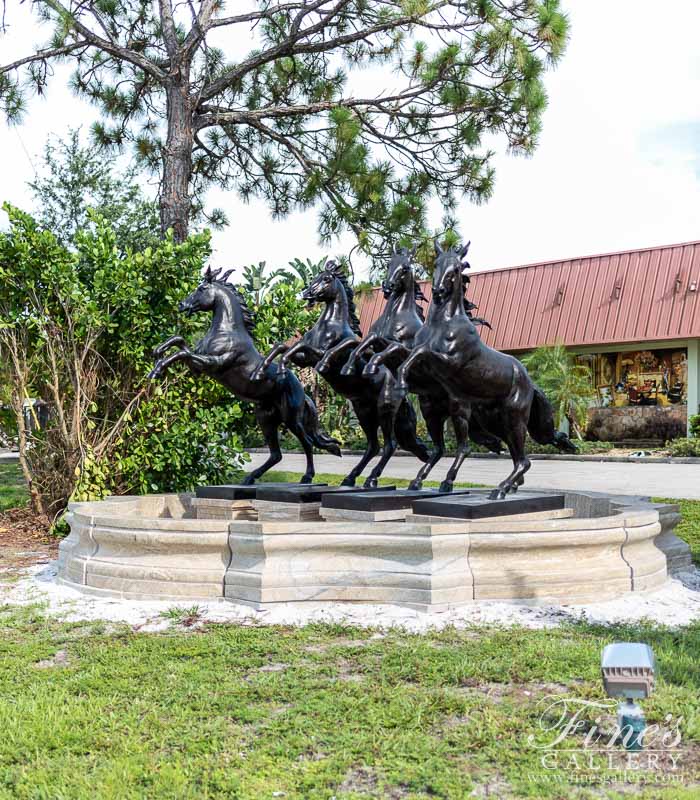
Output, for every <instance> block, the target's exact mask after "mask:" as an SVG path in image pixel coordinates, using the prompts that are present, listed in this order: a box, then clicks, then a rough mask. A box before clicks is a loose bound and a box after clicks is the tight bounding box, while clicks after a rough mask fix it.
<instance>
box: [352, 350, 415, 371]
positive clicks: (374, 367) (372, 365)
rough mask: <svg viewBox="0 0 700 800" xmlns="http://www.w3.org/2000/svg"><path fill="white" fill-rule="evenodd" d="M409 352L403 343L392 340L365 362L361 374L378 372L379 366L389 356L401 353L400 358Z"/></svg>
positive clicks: (405, 356) (406, 355)
mask: <svg viewBox="0 0 700 800" xmlns="http://www.w3.org/2000/svg"><path fill="white" fill-rule="evenodd" d="M411 352H412V351H411V350H409V348H408V347H406V346H405V345H402V344H400V343H399V342H392V343H391V344H390V345H389V346H388V347H386V348H384V350H382V351H381V352H379V353H375V354H374V355H373V356H372V358H370V360H369V361H368V362H367V366H366V367H365V368H364V369H363V370H362V374H363V375H365V376H367V375H376V374H377V373H378V372H379V367H380V366H381V365H382V364H384V362H385V361H386V360H387V358H389V357H390V356H395V355H401V357H402V358H404V359H406V358H408V356H409V355H410V353H411Z"/></svg>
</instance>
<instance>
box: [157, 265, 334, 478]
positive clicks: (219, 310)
mask: <svg viewBox="0 0 700 800" xmlns="http://www.w3.org/2000/svg"><path fill="white" fill-rule="evenodd" d="M220 272H221V270H217V271H216V272H212V271H211V269H210V268H209V269H207V271H206V273H205V275H204V278H203V280H202V282H201V283H200V284H199V286H198V287H197V288H196V289H195V290H194V291H193V292H192V293H191V294H190V295H189V296H188V297H186V298H185V299H184V300H183V301H182V302H181V303H180V306H179V308H180V311H182V312H184V313H185V314H187V315H188V316H191V315H192V314H195V313H197V312H200V311H210V312H212V313H213V319H212V323H211V326H210V328H209V330H208V331H207V333H206V335H205V336H204V337H203V338H202V339H201V340H200V341H199V342H198V343H197V344H196V345H195V347H194V349H193V350H190V349H189V348H188V347H187V345H186V343H185V340H184V339H183V338H182V337H181V336H173V337H171V338H170V339H167V340H166V341H165V342H163V343H162V344H161V345H159V346H158V347H156V349H155V350H154V351H153V356H154V358H156V359H157V361H156V363H155V366H154V367H153V369H152V370H151V372H150V373H149V377H150V378H152V379H154V378H158V377H160V376H161V375H162V374H163V372H164V371H165V370H166V369H167V368H168V367H169V366H170V365H171V364H174V363H176V362H177V361H182V362H184V363H185V364H186V366H187V367H188V368H189V369H190V371H191V372H192V373H193V374H194V375H202V374H205V375H208V376H209V377H211V378H213V379H214V380H216V381H218V382H219V383H220V384H221V385H222V386H224V387H226V388H227V389H228V390H229V391H230V392H231V393H232V394H233V395H235V396H236V397H239V398H241V399H242V400H247V401H249V402H250V403H252V404H253V406H254V409H255V416H256V419H257V421H258V424H259V425H260V428H261V430H262V433H263V436H264V437H265V442H266V444H267V446H268V447H269V449H270V456H269V458H268V459H267V460H266V461H265V463H263V464H261V465H260V466H259V467H258V468H257V469H255V470H253V471H252V472H250V473H249V474H248V475H246V477H245V478H244V480H243V483H244V484H251V483H254V482H255V481H256V480H257V479H258V478H259V477H260V476H261V475H263V474H264V473H265V472H267V471H268V470H269V469H270V468H271V467H273V466H274V465H275V464H277V463H279V462H280V461H281V460H282V452H281V450H280V445H279V435H278V429H279V427H280V426H281V425H285V426H286V427H287V429H288V430H289V431H290V432H291V433H292V434H294V436H296V437H297V439H298V440H299V442H300V444H301V446H302V448H303V450H304V454H305V455H306V471H305V472H304V475H303V477H302V479H301V481H300V482H301V483H311V481H312V480H313V477H314V474H315V470H314V461H313V447H314V445H315V446H316V447H320V448H321V449H322V450H327V451H328V452H329V453H333V454H334V455H337V456H339V455H340V447H339V446H338V442H337V441H336V440H335V439H332V438H331V437H330V436H328V435H327V434H326V433H324V431H323V430H322V429H321V427H320V425H319V421H318V414H317V412H316V407H315V405H314V403H313V400H312V399H311V398H310V397H308V396H307V395H306V394H305V393H304V389H303V388H302V385H301V383H299V380H298V378H297V377H296V376H295V375H294V374H293V373H291V372H287V373H284V374H278V373H277V371H276V369H273V368H270V367H268V368H263V367H262V364H263V357H262V355H261V354H260V353H259V352H258V350H257V348H256V347H255V343H254V342H253V339H252V337H251V331H252V327H253V316H252V314H251V312H250V309H249V308H248V307H247V305H246V303H245V300H244V298H243V296H242V294H241V293H240V292H239V291H238V289H236V287H235V286H233V285H232V284H230V283H227V282H226V280H227V278H228V277H229V276H230V274H231V272H233V270H230V271H229V272H226V273H224V274H223V275H221V276H220V277H219V273H220ZM172 347H179V348H180V349H179V350H178V351H177V352H175V353H172V354H171V355H169V356H165V353H166V352H167V351H168V350H169V349H170V348H172ZM254 373H255V379H253V377H252V376H253V374H254Z"/></svg>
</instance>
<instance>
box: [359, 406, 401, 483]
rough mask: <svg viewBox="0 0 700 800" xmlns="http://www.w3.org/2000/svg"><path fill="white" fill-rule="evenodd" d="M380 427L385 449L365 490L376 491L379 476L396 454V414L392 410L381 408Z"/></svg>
mask: <svg viewBox="0 0 700 800" xmlns="http://www.w3.org/2000/svg"><path fill="white" fill-rule="evenodd" d="M379 426H380V427H381V429H382V436H383V437H384V447H383V448H382V455H381V458H380V459H379V462H378V463H377V465H376V467H375V468H374V469H373V470H372V472H370V474H369V477H368V478H367V480H366V481H365V483H364V487H365V489H374V488H376V486H377V481H378V480H379V476H380V475H381V474H382V472H384V467H386V465H387V464H388V462H389V459H390V458H391V457H392V456H393V455H394V453H395V452H396V446H397V443H396V437H395V436H394V414H393V413H392V411H391V409H390V408H386V407H384V408H381V409H380V411H379Z"/></svg>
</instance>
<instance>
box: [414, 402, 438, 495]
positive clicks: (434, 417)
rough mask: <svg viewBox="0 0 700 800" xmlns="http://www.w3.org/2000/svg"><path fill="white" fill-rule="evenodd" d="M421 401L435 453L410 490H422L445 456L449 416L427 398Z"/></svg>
mask: <svg viewBox="0 0 700 800" xmlns="http://www.w3.org/2000/svg"><path fill="white" fill-rule="evenodd" d="M419 400H420V408H421V412H422V414H423V418H424V419H425V425H426V427H427V428H428V435H429V436H430V440H431V441H432V443H433V452H432V453H431V454H430V459H429V460H428V461H427V462H426V463H425V464H423V466H422V467H421V468H420V470H419V471H418V474H417V475H416V477H415V478H414V479H413V480H412V481H411V483H410V484H409V487H408V488H409V489H420V488H422V486H423V481H424V480H425V479H426V478H427V477H428V475H429V474H430V471H431V470H432V469H433V467H434V466H435V465H436V464H437V463H438V461H439V460H440V459H441V458H442V457H443V456H444V455H445V420H446V419H447V414H446V413H445V412H444V410H440V409H439V408H436V407H435V404H433V403H431V401H430V400H428V399H426V398H419Z"/></svg>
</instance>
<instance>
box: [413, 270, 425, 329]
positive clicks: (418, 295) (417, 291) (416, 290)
mask: <svg viewBox="0 0 700 800" xmlns="http://www.w3.org/2000/svg"><path fill="white" fill-rule="evenodd" d="M413 296H414V298H415V301H416V314H418V317H419V318H420V321H421V322H425V309H424V308H423V306H422V305H421V304H420V303H419V302H418V301H419V300H427V299H428V298H427V297H426V296H425V295H424V294H423V291H422V289H421V288H420V283H419V282H418V281H417V280H415V278H414V280H413Z"/></svg>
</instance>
